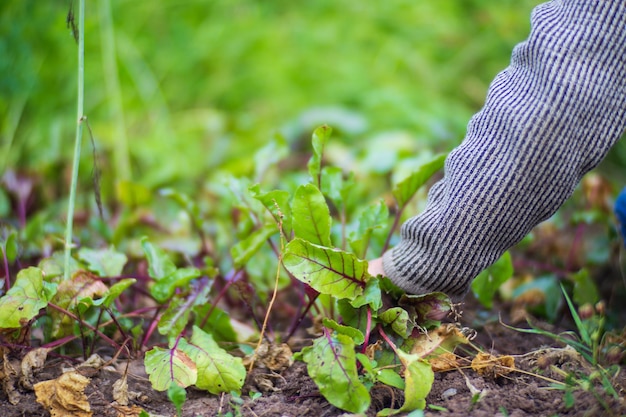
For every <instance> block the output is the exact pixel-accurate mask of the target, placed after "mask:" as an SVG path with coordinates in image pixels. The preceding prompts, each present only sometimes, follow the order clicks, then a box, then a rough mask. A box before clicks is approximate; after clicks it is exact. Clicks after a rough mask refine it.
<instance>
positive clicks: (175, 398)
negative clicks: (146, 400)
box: [167, 384, 187, 416]
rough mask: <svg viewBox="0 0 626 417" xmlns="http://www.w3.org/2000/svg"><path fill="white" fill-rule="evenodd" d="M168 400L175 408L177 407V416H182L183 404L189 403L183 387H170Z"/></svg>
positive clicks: (174, 385)
mask: <svg viewBox="0 0 626 417" xmlns="http://www.w3.org/2000/svg"><path fill="white" fill-rule="evenodd" d="M167 398H168V399H169V400H170V402H171V403H172V404H174V407H176V415H177V416H181V415H182V412H183V404H185V401H187V391H186V390H185V388H183V387H179V386H178V385H176V384H172V385H170V387H169V388H168V389H167Z"/></svg>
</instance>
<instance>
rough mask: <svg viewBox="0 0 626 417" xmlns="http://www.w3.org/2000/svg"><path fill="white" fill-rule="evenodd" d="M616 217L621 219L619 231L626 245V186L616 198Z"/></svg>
mask: <svg viewBox="0 0 626 417" xmlns="http://www.w3.org/2000/svg"><path fill="white" fill-rule="evenodd" d="M613 210H614V211H615V217H617V220H618V221H619V232H620V234H621V235H622V242H623V243H624V246H626V187H624V189H622V191H621V192H620V193H619V195H618V196H617V199H616V200H615V207H614V208H613Z"/></svg>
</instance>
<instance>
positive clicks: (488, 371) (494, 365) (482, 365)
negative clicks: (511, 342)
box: [472, 353, 515, 378]
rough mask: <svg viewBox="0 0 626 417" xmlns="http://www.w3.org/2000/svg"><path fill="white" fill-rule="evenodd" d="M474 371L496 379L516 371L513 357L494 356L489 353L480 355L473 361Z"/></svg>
mask: <svg viewBox="0 0 626 417" xmlns="http://www.w3.org/2000/svg"><path fill="white" fill-rule="evenodd" d="M472 369H473V370H474V371H476V372H477V373H478V375H480V376H483V377H490V378H496V377H499V376H504V375H507V374H509V373H510V372H512V371H514V370H515V358H513V356H508V355H506V356H493V355H491V354H489V353H479V354H477V355H476V357H475V358H474V359H473V360H472Z"/></svg>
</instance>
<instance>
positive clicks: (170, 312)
mask: <svg viewBox="0 0 626 417" xmlns="http://www.w3.org/2000/svg"><path fill="white" fill-rule="evenodd" d="M185 301H186V300H185V298H183V297H180V296H178V295H176V296H175V297H173V298H172V300H171V301H170V304H169V305H168V307H167V310H165V312H164V313H163V315H162V316H161V318H160V319H159V326H158V329H159V333H161V334H162V335H165V336H171V337H176V336H178V335H179V334H181V333H182V331H183V330H184V329H185V326H187V322H188V321H189V313H190V312H191V309H190V308H189V306H185Z"/></svg>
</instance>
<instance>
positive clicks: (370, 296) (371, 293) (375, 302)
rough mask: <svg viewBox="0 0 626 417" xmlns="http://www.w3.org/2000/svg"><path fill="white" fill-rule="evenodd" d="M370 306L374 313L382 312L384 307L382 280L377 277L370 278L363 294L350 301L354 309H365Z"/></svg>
mask: <svg viewBox="0 0 626 417" xmlns="http://www.w3.org/2000/svg"><path fill="white" fill-rule="evenodd" d="M368 304H369V306H370V307H371V308H372V310H374V311H378V310H380V309H381V308H382V306H383V298H382V292H381V290H380V279H378V278H377V277H370V278H369V279H368V280H367V284H365V290H364V291H363V294H361V295H359V296H358V297H356V298H355V299H354V300H352V301H350V305H352V307H354V308H359V307H363V306H365V305H368Z"/></svg>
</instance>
